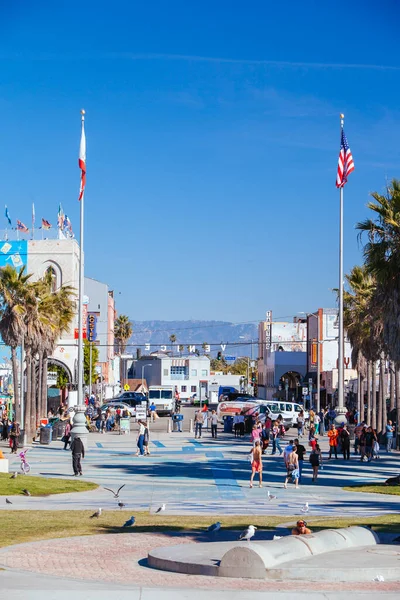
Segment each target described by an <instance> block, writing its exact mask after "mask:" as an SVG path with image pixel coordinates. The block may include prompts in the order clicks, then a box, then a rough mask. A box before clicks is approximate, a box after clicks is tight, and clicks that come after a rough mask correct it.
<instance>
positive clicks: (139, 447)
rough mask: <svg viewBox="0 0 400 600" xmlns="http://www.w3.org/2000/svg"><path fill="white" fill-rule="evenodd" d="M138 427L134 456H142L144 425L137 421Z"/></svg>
mask: <svg viewBox="0 0 400 600" xmlns="http://www.w3.org/2000/svg"><path fill="white" fill-rule="evenodd" d="M138 425H139V430H138V436H137V442H136V446H137V451H136V456H139V455H140V456H144V433H145V431H146V424H145V423H143V421H138Z"/></svg>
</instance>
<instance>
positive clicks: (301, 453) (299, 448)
mask: <svg viewBox="0 0 400 600" xmlns="http://www.w3.org/2000/svg"><path fill="white" fill-rule="evenodd" d="M294 451H295V452H296V454H297V456H298V459H299V483H301V476H302V473H303V463H304V457H305V455H306V454H307V450H306V449H305V447H304V446H303V445H302V444H300V442H299V440H298V439H297V438H296V439H295V440H294Z"/></svg>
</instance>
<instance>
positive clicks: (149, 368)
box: [129, 352, 240, 401]
mask: <svg viewBox="0 0 400 600" xmlns="http://www.w3.org/2000/svg"><path fill="white" fill-rule="evenodd" d="M129 377H130V378H132V379H142V378H143V379H144V380H145V381H146V382H147V385H148V386H151V385H165V386H173V387H174V389H177V391H178V392H179V394H180V397H181V399H182V400H188V399H189V398H191V397H193V396H196V398H197V399H199V400H200V399H201V400H202V401H203V400H205V399H206V398H208V399H209V400H210V401H214V400H215V398H214V395H215V393H216V394H218V388H219V386H222V385H226V386H232V387H235V388H236V389H239V385H240V375H231V374H226V375H225V374H222V373H216V372H211V371H210V359H209V357H208V356H205V355H202V356H197V355H196V354H189V355H188V356H170V355H169V354H165V353H163V352H155V353H153V354H150V355H148V356H142V357H141V358H140V359H139V360H135V361H133V363H132V366H131V368H130V372H129Z"/></svg>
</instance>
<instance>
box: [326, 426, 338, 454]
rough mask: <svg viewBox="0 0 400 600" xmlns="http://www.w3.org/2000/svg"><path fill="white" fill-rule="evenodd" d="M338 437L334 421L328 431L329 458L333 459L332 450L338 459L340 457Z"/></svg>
mask: <svg viewBox="0 0 400 600" xmlns="http://www.w3.org/2000/svg"><path fill="white" fill-rule="evenodd" d="M338 437H339V433H338V430H337V429H336V427H335V425H334V424H333V423H332V425H331V428H330V430H329V431H328V438H329V457H328V460H331V458H332V452H334V453H335V458H336V459H337V457H338V455H337V445H338Z"/></svg>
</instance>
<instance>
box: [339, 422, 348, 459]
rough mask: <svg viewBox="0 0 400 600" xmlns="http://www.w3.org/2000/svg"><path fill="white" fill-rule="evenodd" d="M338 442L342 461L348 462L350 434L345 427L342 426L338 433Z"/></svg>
mask: <svg viewBox="0 0 400 600" xmlns="http://www.w3.org/2000/svg"><path fill="white" fill-rule="evenodd" d="M340 441H341V445H342V452H343V458H344V460H350V432H349V429H348V427H347V425H344V426H343V429H342V431H341V432H340Z"/></svg>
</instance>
